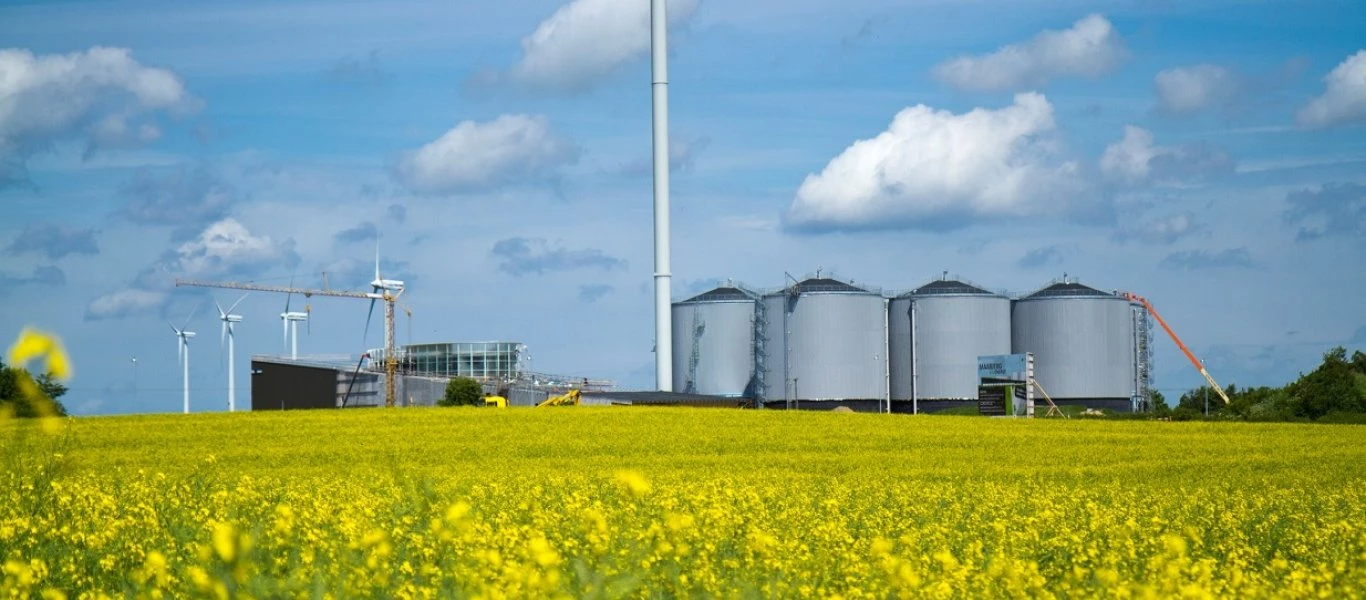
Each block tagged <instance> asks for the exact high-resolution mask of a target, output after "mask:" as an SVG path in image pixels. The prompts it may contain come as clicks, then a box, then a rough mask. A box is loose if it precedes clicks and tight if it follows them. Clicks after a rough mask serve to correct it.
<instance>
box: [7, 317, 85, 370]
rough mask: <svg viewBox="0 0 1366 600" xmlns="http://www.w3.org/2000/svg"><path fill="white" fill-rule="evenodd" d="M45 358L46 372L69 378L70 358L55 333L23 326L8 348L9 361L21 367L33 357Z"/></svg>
mask: <svg viewBox="0 0 1366 600" xmlns="http://www.w3.org/2000/svg"><path fill="white" fill-rule="evenodd" d="M40 357H41V358H46V359H47V363H46V365H44V366H45V367H46V369H45V371H44V372H46V373H50V374H52V376H53V377H56V378H57V379H71V360H70V359H69V358H67V354H66V348H64V347H63V346H62V340H61V339H60V338H58V337H57V336H56V335H53V334H51V333H47V332H45V331H39V330H37V329H32V328H28V327H25V328H24V330H23V331H20V332H19V339H17V340H15V342H14V345H13V346H10V348H9V359H8V360H9V363H10V365H12V366H15V367H22V366H25V365H27V364H28V361H30V360H33V359H35V358H40Z"/></svg>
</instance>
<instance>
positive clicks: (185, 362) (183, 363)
mask: <svg viewBox="0 0 1366 600" xmlns="http://www.w3.org/2000/svg"><path fill="white" fill-rule="evenodd" d="M192 318H194V311H190V316H189V317H187V318H186V319H185V324H184V325H181V326H180V327H178V328H177V327H176V326H175V323H170V322H169V321H168V322H167V323H168V324H169V325H170V326H171V331H174V332H175V335H176V337H177V338H179V339H177V340H176V355H177V356H178V357H179V358H180V368H181V381H182V385H183V387H184V392H185V396H184V407H183V411H184V413H185V414H187V415H188V414H190V338H192V337H194V335H195V334H194V332H193V331H189V330H187V329H186V327H188V326H189V325H190V319H192Z"/></svg>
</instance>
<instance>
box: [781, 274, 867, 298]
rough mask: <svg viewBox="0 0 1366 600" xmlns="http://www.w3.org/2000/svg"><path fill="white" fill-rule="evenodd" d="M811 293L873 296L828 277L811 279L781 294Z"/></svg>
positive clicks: (859, 288) (861, 289)
mask: <svg viewBox="0 0 1366 600" xmlns="http://www.w3.org/2000/svg"><path fill="white" fill-rule="evenodd" d="M812 292H837V293H842V294H873V293H874V292H871V291H869V290H866V289H863V288H861V287H858V286H856V285H853V284H849V283H845V282H843V281H840V280H838V279H830V278H829V277H812V278H809V279H804V280H802V281H801V282H799V283H797V284H796V285H793V286H791V287H788V288H786V289H784V290H783V293H788V294H791V293H798V294H809V293H812Z"/></svg>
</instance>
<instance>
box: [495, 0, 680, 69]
mask: <svg viewBox="0 0 1366 600" xmlns="http://www.w3.org/2000/svg"><path fill="white" fill-rule="evenodd" d="M697 5H698V0H673V1H672V2H669V24H670V25H674V26H677V25H680V24H683V23H686V22H687V21H688V20H690V19H691V18H692V15H693V13H694V12H696V10H697ZM649 52H650V3H649V2H641V1H638V0H574V1H573V2H570V3H568V4H566V5H564V6H562V7H560V9H559V10H557V11H555V14H553V15H551V16H550V18H548V19H546V20H545V21H542V22H541V24H540V25H538V26H537V27H536V30H535V31H533V32H532V33H531V35H528V36H527V37H525V38H522V57H521V59H520V60H518V61H517V63H516V64H515V65H513V66H512V68H511V69H510V70H508V71H507V72H506V73H497V74H488V73H486V74H483V75H482V80H484V81H485V82H492V83H501V82H503V81H506V82H507V83H511V84H513V85H516V86H518V87H523V88H527V89H534V90H554V91H561V92H581V91H584V90H587V89H589V88H591V87H592V86H593V85H595V84H598V83H600V82H602V81H604V80H606V79H608V78H610V77H611V76H612V75H614V74H616V73H617V72H618V71H620V70H621V69H622V68H623V67H624V66H626V65H628V64H630V63H632V62H634V61H636V60H638V59H640V58H642V57H644V56H645V55H647V54H648V53H649Z"/></svg>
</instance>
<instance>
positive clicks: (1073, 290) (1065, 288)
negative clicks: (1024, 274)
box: [1022, 281, 1115, 300]
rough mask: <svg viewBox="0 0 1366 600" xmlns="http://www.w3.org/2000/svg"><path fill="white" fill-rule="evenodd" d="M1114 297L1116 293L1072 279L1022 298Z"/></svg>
mask: <svg viewBox="0 0 1366 600" xmlns="http://www.w3.org/2000/svg"><path fill="white" fill-rule="evenodd" d="M1114 297H1115V295H1114V294H1111V293H1108V292H1102V291H1100V290H1098V289H1096V288H1093V287H1088V286H1085V285H1082V284H1080V283H1077V282H1075V281H1070V282H1067V281H1065V282H1058V283H1055V284H1053V285H1050V286H1048V287H1045V288H1043V289H1041V290H1039V291H1037V292H1034V293H1032V294H1030V295H1028V296H1025V297H1024V298H1022V300H1029V299H1033V298H1114Z"/></svg>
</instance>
